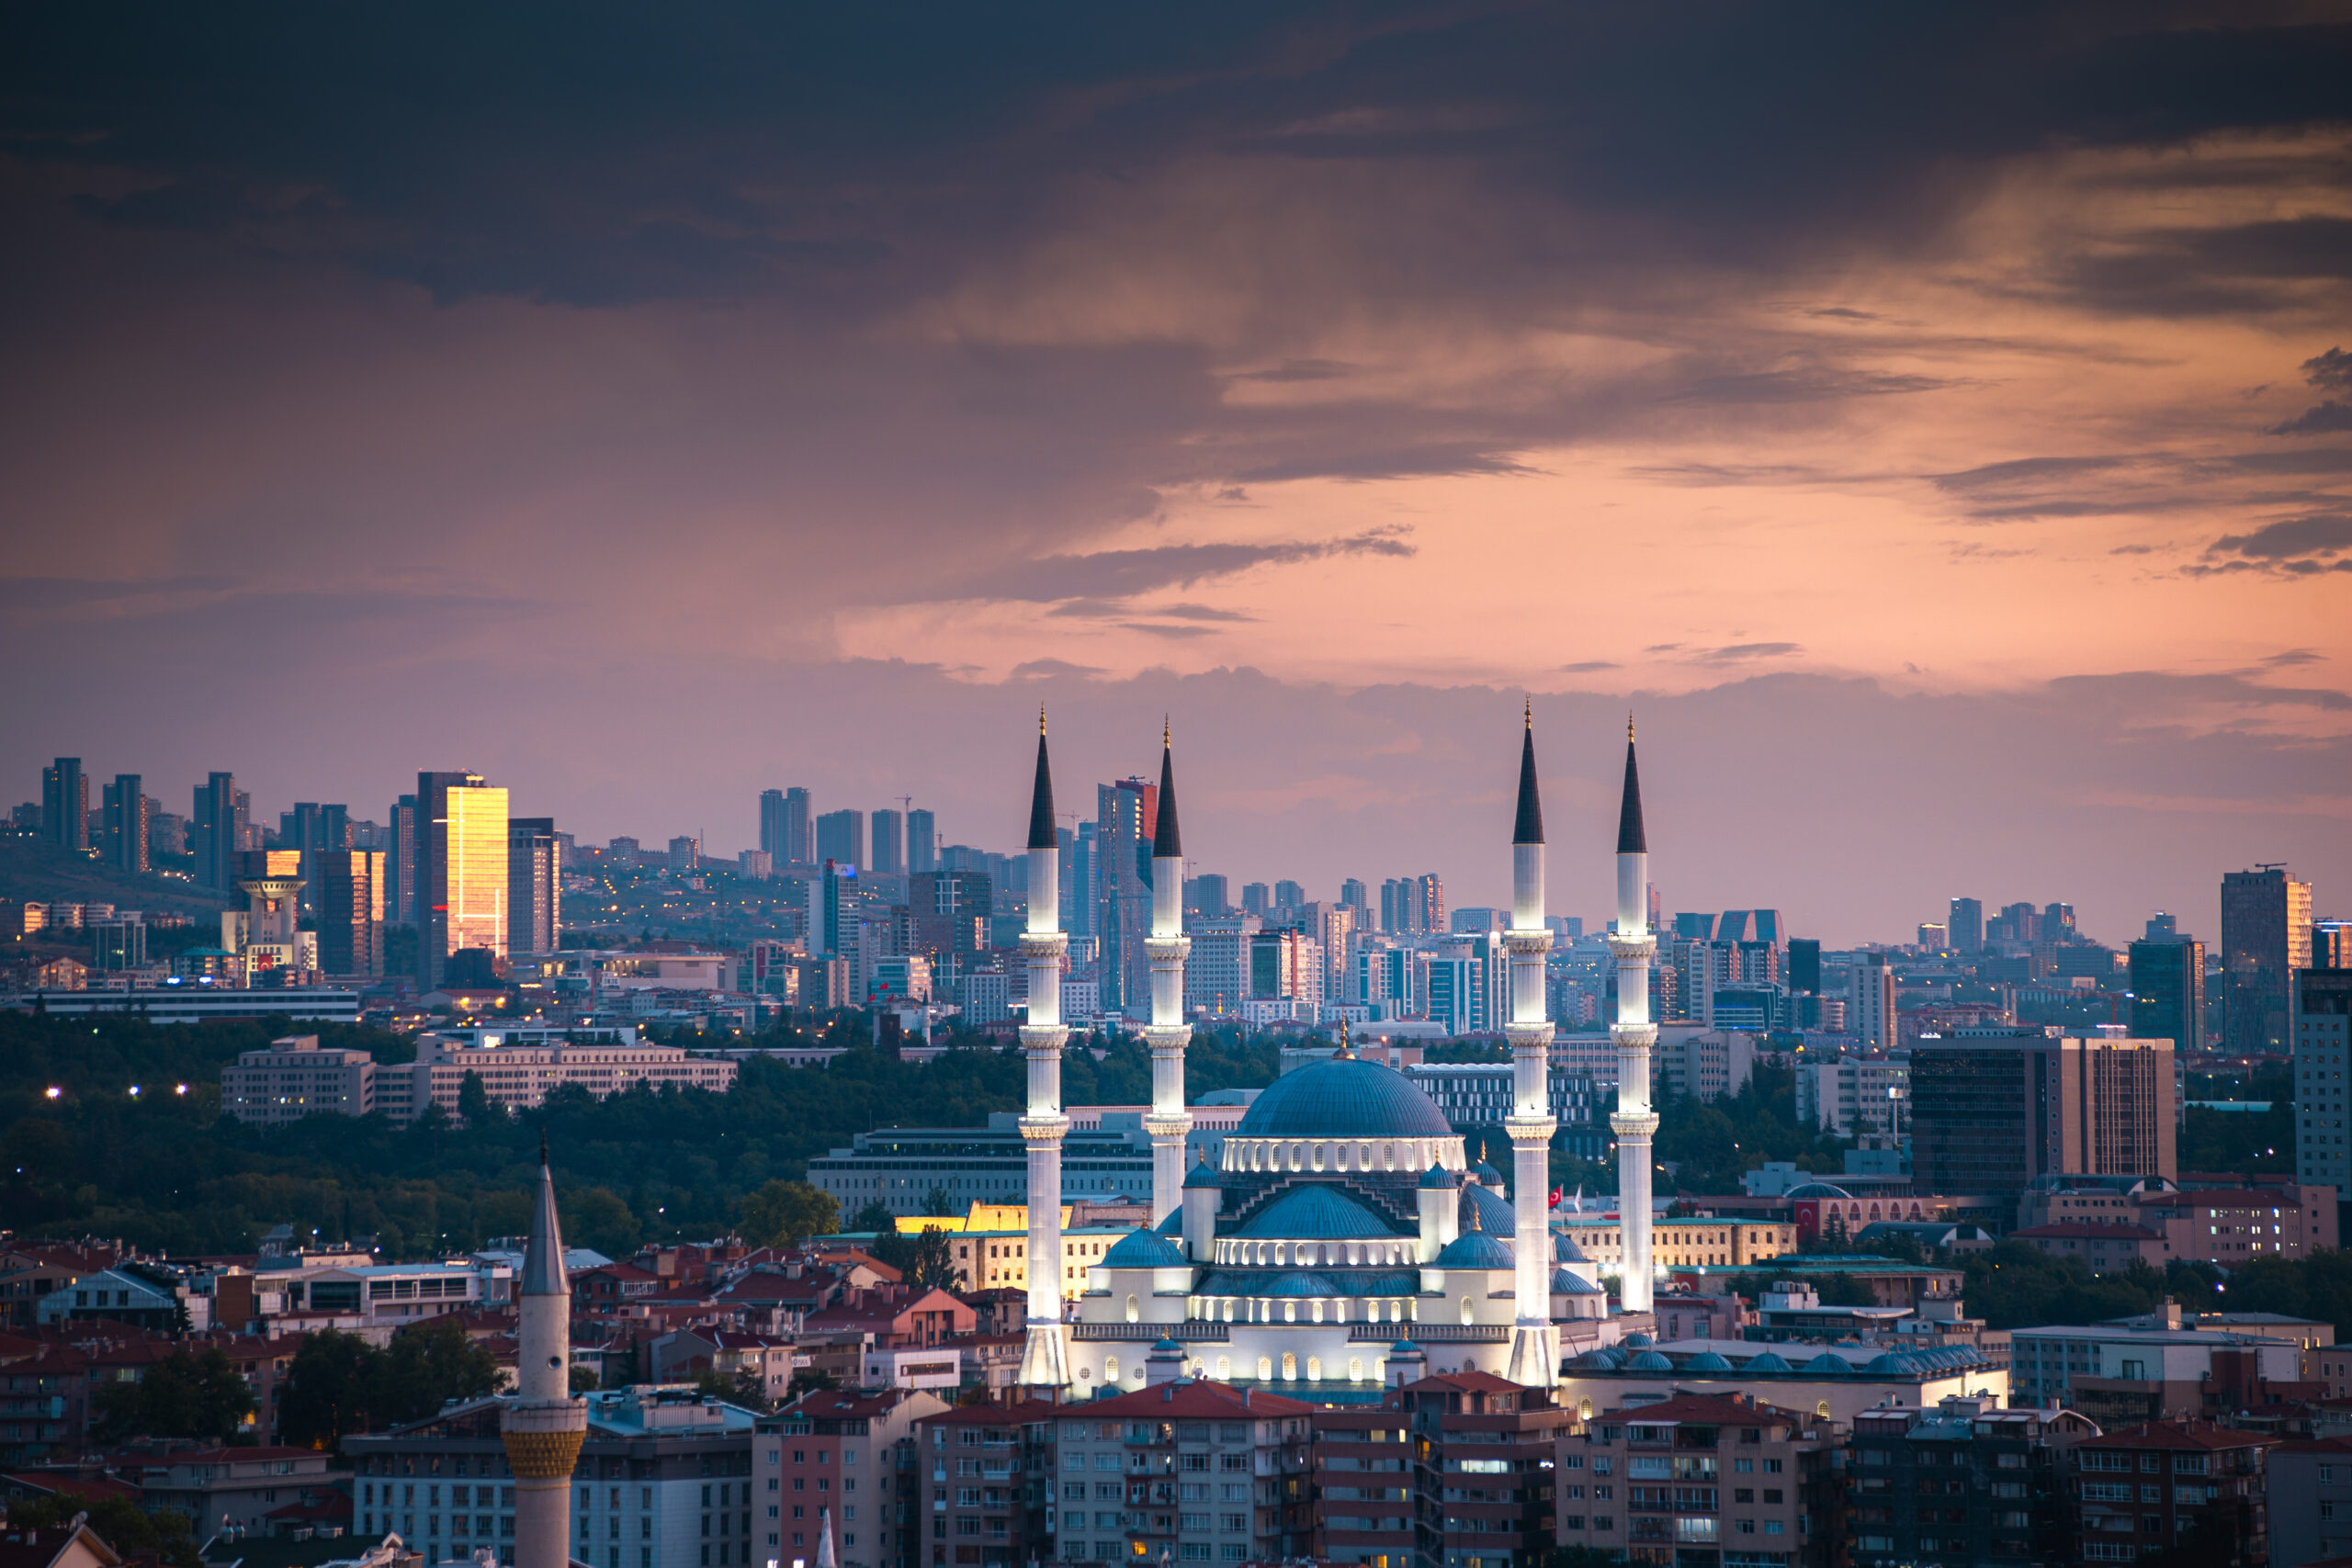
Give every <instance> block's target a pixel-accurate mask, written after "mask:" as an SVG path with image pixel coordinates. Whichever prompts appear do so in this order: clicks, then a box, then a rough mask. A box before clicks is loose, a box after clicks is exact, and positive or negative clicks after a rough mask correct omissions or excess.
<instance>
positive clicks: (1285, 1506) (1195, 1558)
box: [1056, 1347, 1314, 1562]
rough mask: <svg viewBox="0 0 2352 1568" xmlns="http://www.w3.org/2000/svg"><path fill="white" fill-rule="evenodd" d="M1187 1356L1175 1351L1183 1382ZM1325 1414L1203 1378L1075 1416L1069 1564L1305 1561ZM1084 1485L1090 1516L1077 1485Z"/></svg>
mask: <svg viewBox="0 0 2352 1568" xmlns="http://www.w3.org/2000/svg"><path fill="white" fill-rule="evenodd" d="M1181 1359H1182V1351H1181V1350H1178V1349H1176V1348H1173V1347H1169V1348H1168V1349H1167V1357H1166V1362H1165V1368H1164V1370H1165V1371H1167V1372H1170V1373H1172V1372H1173V1371H1174V1370H1175V1368H1176V1366H1177V1365H1178V1364H1179V1362H1180V1361H1181ZM1313 1409H1314V1407H1313V1406H1312V1405H1309V1404H1305V1403H1304V1402H1302V1401H1299V1400H1295V1399H1284V1398H1283V1397H1282V1396H1281V1395H1279V1394H1271V1393H1258V1392H1256V1391H1255V1390H1254V1389H1250V1388H1238V1389H1237V1388H1232V1387H1229V1386H1227V1384H1224V1383H1220V1382H1210V1381H1207V1380H1204V1379H1172V1378H1171V1379H1170V1381H1167V1382H1159V1383H1157V1384H1155V1385H1152V1386H1147V1387H1144V1388H1140V1389H1137V1390H1136V1391H1135V1392H1134V1393H1122V1394H1116V1395H1114V1396H1112V1397H1111V1398H1108V1399H1098V1400H1094V1401H1091V1402H1090V1403H1086V1404H1079V1405H1075V1406H1071V1407H1069V1408H1068V1410H1067V1411H1066V1413H1065V1414H1064V1416H1063V1417H1062V1419H1061V1420H1060V1422H1059V1423H1058V1428H1057V1445H1056V1446H1057V1466H1058V1468H1057V1471H1056V1479H1057V1482H1058V1483H1059V1485H1060V1488H1061V1501H1060V1504H1059V1506H1060V1510H1061V1513H1060V1522H1059V1537H1060V1544H1061V1556H1062V1557H1063V1558H1065V1559H1066V1560H1075V1561H1079V1562H1140V1561H1147V1560H1149V1561H1157V1560H1159V1558H1160V1557H1161V1556H1162V1555H1163V1554H1165V1556H1166V1557H1167V1559H1168V1560H1170V1561H1171V1562H1173V1561H1180V1560H1181V1561H1188V1562H1199V1561H1205V1562H1253V1561H1255V1562H1264V1561H1270V1560H1273V1559H1278V1558H1285V1557H1295V1556H1297V1555H1299V1554H1300V1553H1301V1552H1303V1551H1305V1550H1306V1546H1307V1543H1308V1539H1309V1537H1310V1536H1311V1535H1312V1533H1313V1529H1312V1526H1311V1524H1310V1522H1309V1520H1308V1516H1307V1507H1306V1479H1307V1458H1308V1448H1309V1441H1310V1438H1311V1436H1312V1433H1311V1429H1310V1417H1311V1416H1312V1413H1313ZM1081 1476H1082V1477H1084V1483H1085V1485H1086V1486H1087V1487H1088V1488H1089V1490H1090V1493H1091V1495H1090V1496H1089V1497H1088V1498H1087V1500H1086V1503H1085V1505H1084V1506H1083V1507H1080V1506H1079V1505H1078V1504H1077V1502H1076V1500H1075V1499H1074V1498H1072V1497H1071V1496H1070V1495H1069V1488H1070V1487H1071V1486H1072V1485H1073V1484H1076V1483H1078V1482H1079V1479H1080V1477H1081Z"/></svg>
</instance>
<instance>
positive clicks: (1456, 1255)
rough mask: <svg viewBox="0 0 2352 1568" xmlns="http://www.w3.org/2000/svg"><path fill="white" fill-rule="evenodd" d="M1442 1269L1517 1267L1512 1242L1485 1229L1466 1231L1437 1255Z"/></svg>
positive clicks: (1438, 1265) (1438, 1263) (1439, 1266)
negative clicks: (1511, 1248) (1488, 1232)
mask: <svg viewBox="0 0 2352 1568" xmlns="http://www.w3.org/2000/svg"><path fill="white" fill-rule="evenodd" d="M1436 1266H1437V1267H1438V1268H1440V1269H1510V1268H1514V1267H1516V1266H1517V1265H1516V1263H1515V1261H1514V1259H1513V1258H1512V1257H1511V1251H1510V1243H1509V1242H1507V1241H1505V1240H1503V1239H1502V1238H1501V1237H1499V1236H1494V1235H1487V1233H1486V1232H1485V1231H1464V1232H1463V1233H1462V1234H1461V1235H1458V1236H1455V1237H1454V1238H1453V1240H1452V1241H1449V1242H1447V1243H1446V1244H1445V1250H1443V1251H1442V1252H1440V1253H1439V1254H1438V1255H1437V1264H1436Z"/></svg>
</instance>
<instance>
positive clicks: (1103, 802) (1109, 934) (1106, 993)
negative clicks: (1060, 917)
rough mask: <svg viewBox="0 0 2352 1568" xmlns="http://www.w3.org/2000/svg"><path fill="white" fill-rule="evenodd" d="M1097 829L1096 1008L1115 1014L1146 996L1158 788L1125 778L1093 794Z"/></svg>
mask: <svg viewBox="0 0 2352 1568" xmlns="http://www.w3.org/2000/svg"><path fill="white" fill-rule="evenodd" d="M1094 804H1095V820H1096V823H1097V824H1098V829H1097V830H1098V834H1099V837H1098V839H1097V848H1096V857H1097V858H1096V862H1095V875H1096V878H1097V881H1096V883H1095V896H1094V908H1095V929H1094V934H1095V935H1096V936H1097V937H1099V938H1100V939H1101V940H1102V944H1103V945H1102V950H1101V951H1102V969H1101V972H1100V978H1101V981H1102V987H1103V989H1102V998H1103V1008H1104V1010H1113V1011H1114V1010H1118V1009H1121V1008H1125V1007H1127V1006H1129V1005H1130V1004H1133V1003H1139V1002H1142V1001H1144V1000H1145V999H1146V998H1148V997H1149V996H1150V994H1151V991H1150V986H1151V962H1150V960H1149V958H1148V957H1147V956H1146V955H1145V953H1144V938H1145V937H1147V936H1148V935H1149V934H1150V931H1151V878H1152V864H1151V840H1152V833H1153V831H1154V830H1155V829H1157V828H1158V826H1159V785H1158V784H1153V783H1152V782H1151V781H1150V780H1148V779H1140V778H1126V779H1121V780H1120V781H1119V782H1118V783H1116V784H1097V785H1096V786H1095V789H1094Z"/></svg>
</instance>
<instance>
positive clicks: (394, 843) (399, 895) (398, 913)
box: [384, 795, 416, 926]
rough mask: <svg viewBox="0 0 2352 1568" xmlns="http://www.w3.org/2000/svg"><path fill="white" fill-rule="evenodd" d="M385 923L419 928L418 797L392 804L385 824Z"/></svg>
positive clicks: (401, 799)
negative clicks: (417, 892) (417, 864)
mask: <svg viewBox="0 0 2352 1568" xmlns="http://www.w3.org/2000/svg"><path fill="white" fill-rule="evenodd" d="M384 835H385V839H386V843H385V846H384V919H387V920H389V921H390V922H391V923H392V924H394V925H396V926H413V925H414V924H416V796H414V795H401V797H400V798H399V799H398V800H395V801H394V802H392V808H391V810H390V812H388V813H387V814H386V821H385V824H384Z"/></svg>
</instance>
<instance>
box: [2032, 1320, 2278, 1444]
mask: <svg viewBox="0 0 2352 1568" xmlns="http://www.w3.org/2000/svg"><path fill="white" fill-rule="evenodd" d="M2009 1357H2010V1362H2009V1377H2010V1381H2011V1382H2012V1383H2013V1384H2014V1386H2015V1387H2016V1390H2017V1396H2018V1399H2019V1400H2020V1401H2022V1402H2024V1403H2027V1404H2063V1405H2066V1406H2068V1407H2070V1408H2072V1409H2076V1410H2080V1411H2082V1412H2083V1413H2084V1414H2086V1415H2087V1416H2090V1417H2091V1418H2092V1419H2093V1420H2095V1421H2098V1423H2099V1424H2100V1425H2101V1426H2106V1427H2112V1426H2114V1425H2116V1424H2118V1423H2120V1422H2126V1421H2134V1420H2140V1421H2153V1420H2158V1419H2175V1418H2177V1419H2187V1418H2190V1417H2199V1416H2213V1415H2216V1414H2219V1413H2222V1412H2225V1411H2228V1410H2233V1409H2235V1408H2236V1407H2237V1405H2238V1404H2241V1403H2245V1402H2246V1401H2247V1399H2248V1397H2249V1396H2250V1395H2251V1394H2252V1393H2254V1392H2255V1390H2256V1385H2257V1384H2258V1383H2261V1382H2296V1381H2298V1379H2299V1378H2300V1376H2301V1359H2302V1352H2301V1349H2300V1348H2297V1347H2296V1346H2295V1345H2294V1344H2293V1343H2292V1342H2291V1341H2288V1340H2282V1339H2265V1338H2258V1337H2255V1336H2252V1335H2245V1334H2230V1333H2217V1332H2213V1331H2211V1330H2204V1329H2193V1328H2177V1329H2174V1328H2118V1327H2114V1326H2111V1325H2050V1326H2047V1327H2041V1328H2018V1329H2013V1330H2011V1331H2010V1334H2009Z"/></svg>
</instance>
